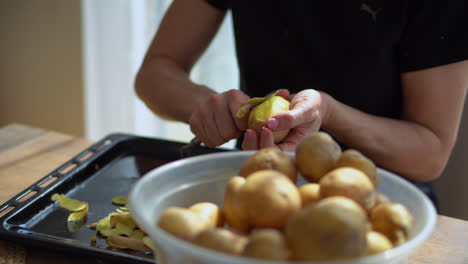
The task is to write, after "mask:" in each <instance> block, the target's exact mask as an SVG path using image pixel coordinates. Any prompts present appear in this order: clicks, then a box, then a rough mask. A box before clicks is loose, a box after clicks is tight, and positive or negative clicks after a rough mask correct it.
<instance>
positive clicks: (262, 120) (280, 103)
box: [248, 95, 289, 143]
mask: <svg viewBox="0 0 468 264" xmlns="http://www.w3.org/2000/svg"><path fill="white" fill-rule="evenodd" d="M288 110H289V101H288V100H286V99H284V98H283V97H281V96H276V95H275V96H272V97H270V98H269V99H268V100H266V101H265V102H263V103H261V104H259V105H257V106H256V107H255V108H254V109H253V110H252V111H250V114H249V120H248V127H249V128H250V129H252V130H254V131H255V132H256V133H257V135H260V133H261V131H262V127H265V126H266V122H267V120H268V118H270V116H272V115H275V114H277V113H279V112H283V111H288ZM288 133H289V129H286V130H278V131H273V137H274V141H275V143H279V142H281V140H283V139H284V138H285V137H286V136H287V135H288Z"/></svg>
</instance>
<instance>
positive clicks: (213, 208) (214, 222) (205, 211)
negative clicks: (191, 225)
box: [189, 202, 224, 229]
mask: <svg viewBox="0 0 468 264" xmlns="http://www.w3.org/2000/svg"><path fill="white" fill-rule="evenodd" d="M189 210H190V211H192V212H194V213H195V214H197V215H199V216H200V218H201V219H202V221H204V222H205V227H204V229H208V228H215V227H220V226H223V225H224V217H223V214H222V212H221V210H220V209H219V207H218V206H217V205H216V204H214V203H210V202H201V203H196V204H194V205H192V206H190V207H189Z"/></svg>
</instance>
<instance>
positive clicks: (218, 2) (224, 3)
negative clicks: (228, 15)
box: [205, 0, 229, 10]
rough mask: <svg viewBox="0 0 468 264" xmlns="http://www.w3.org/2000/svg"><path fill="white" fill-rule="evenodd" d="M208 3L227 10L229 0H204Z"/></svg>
mask: <svg viewBox="0 0 468 264" xmlns="http://www.w3.org/2000/svg"><path fill="white" fill-rule="evenodd" d="M205 1H206V2H207V3H208V4H210V5H212V6H214V7H216V8H218V9H220V10H227V9H228V8H229V0H205Z"/></svg>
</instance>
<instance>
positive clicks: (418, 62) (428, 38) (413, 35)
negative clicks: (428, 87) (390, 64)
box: [399, 0, 468, 72]
mask: <svg viewBox="0 0 468 264" xmlns="http://www.w3.org/2000/svg"><path fill="white" fill-rule="evenodd" d="M408 2H409V7H408V21H407V26H406V29H405V32H404V34H403V38H402V41H401V43H400V47H399V57H400V71H401V72H408V71H416V70H422V69H426V68H431V67H436V66H441V65H445V64H449V63H454V62H458V61H462V60H466V59H468V15H467V14H468V2H467V1H466V0H448V1H442V0H419V1H418V0H416V1H414V0H413V1H408Z"/></svg>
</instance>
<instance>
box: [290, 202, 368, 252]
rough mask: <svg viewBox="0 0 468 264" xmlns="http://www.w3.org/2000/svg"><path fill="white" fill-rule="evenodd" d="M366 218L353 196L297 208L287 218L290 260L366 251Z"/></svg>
mask: <svg viewBox="0 0 468 264" xmlns="http://www.w3.org/2000/svg"><path fill="white" fill-rule="evenodd" d="M367 228H368V220H367V215H366V213H365V211H364V210H363V209H362V208H361V207H360V206H359V205H358V204H357V203H356V202H354V201H353V200H351V199H349V198H345V197H340V196H335V197H329V198H325V199H323V200H321V201H319V202H318V203H316V204H311V205H308V206H306V207H304V208H303V209H301V210H299V211H298V212H297V213H296V214H294V215H293V216H292V217H290V218H289V220H288V223H287V225H286V229H285V237H286V241H287V243H288V245H289V247H290V250H291V251H292V256H293V259H294V260H311V261H324V260H338V259H350V258H355V257H360V256H363V255H365V254H366V252H367V241H366V233H367Z"/></svg>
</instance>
